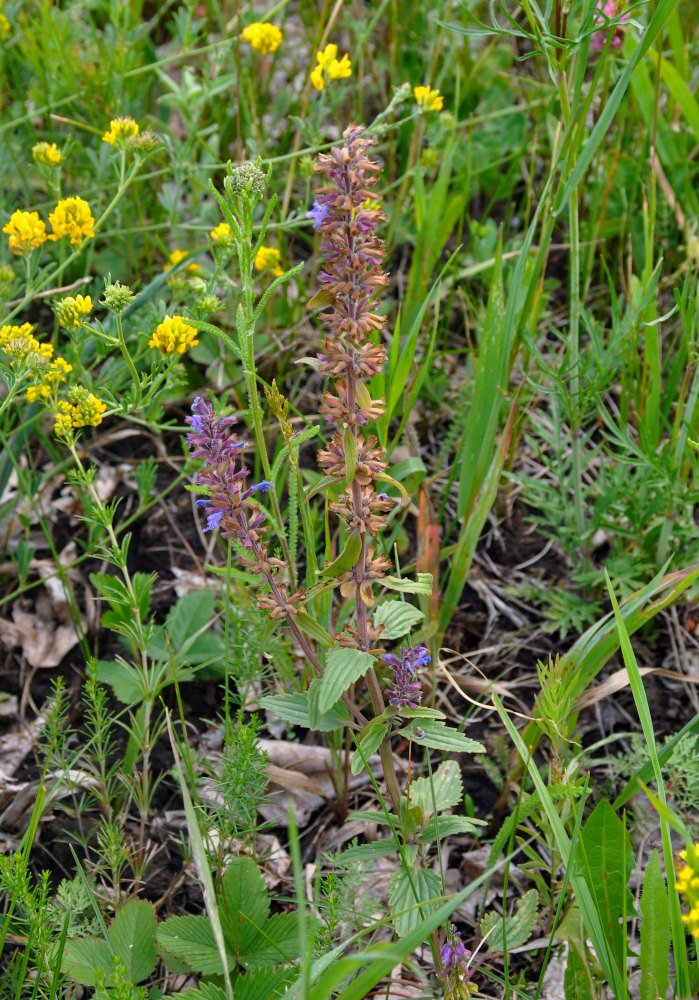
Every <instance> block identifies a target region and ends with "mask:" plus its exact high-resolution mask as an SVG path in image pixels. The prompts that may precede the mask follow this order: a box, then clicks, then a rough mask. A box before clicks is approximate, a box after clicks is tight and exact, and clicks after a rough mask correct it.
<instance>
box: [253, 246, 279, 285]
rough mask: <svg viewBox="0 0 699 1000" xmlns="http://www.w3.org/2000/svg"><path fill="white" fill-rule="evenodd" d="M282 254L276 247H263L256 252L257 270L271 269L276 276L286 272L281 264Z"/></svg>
mask: <svg viewBox="0 0 699 1000" xmlns="http://www.w3.org/2000/svg"><path fill="white" fill-rule="evenodd" d="M281 259H282V255H281V254H280V252H279V251H278V250H277V248H276V247H263V246H261V247H260V249H259V250H258V251H257V253H256V254H255V270H256V271H269V272H270V273H271V274H272V275H274V277H275V278H278V277H279V276H280V275H281V274H284V269H283V268H282V266H281Z"/></svg>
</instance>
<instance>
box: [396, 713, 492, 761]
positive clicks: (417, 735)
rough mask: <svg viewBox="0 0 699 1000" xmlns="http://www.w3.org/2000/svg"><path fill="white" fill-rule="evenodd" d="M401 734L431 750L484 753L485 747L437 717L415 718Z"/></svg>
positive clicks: (400, 730)
mask: <svg viewBox="0 0 699 1000" xmlns="http://www.w3.org/2000/svg"><path fill="white" fill-rule="evenodd" d="M398 732H399V734H400V735H401V736H406V737H407V738H408V739H411V740H414V741H415V742H416V743H419V744H420V745H421V746H423V747H430V749H431V750H447V751H454V753H485V747H484V746H483V744H482V743H478V742H477V741H476V740H471V739H469V738H468V736H464V734H463V733H460V732H459V730H458V729H452V728H451V726H447V725H445V724H444V723H443V722H441V721H440V720H439V719H416V720H415V722H411V723H410V724H409V725H407V726H405V727H404V728H403V729H399V730H398Z"/></svg>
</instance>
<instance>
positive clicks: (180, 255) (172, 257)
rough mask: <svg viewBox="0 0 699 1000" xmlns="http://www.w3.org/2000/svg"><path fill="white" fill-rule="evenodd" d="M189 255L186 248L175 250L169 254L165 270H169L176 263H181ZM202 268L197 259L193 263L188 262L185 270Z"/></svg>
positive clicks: (164, 266) (193, 270)
mask: <svg viewBox="0 0 699 1000" xmlns="http://www.w3.org/2000/svg"><path fill="white" fill-rule="evenodd" d="M187 256H188V253H187V251H186V250H173V251H172V253H171V254H168V263H167V264H164V265H163V271H169V270H170V268H171V267H174V265H175V264H179V262H180V261H181V260H184V259H185V257H187ZM200 270H201V268H200V266H199V264H197V262H196V261H195V260H193V261H192V263H191V264H187V266H186V267H185V271H192V272H195V271H200Z"/></svg>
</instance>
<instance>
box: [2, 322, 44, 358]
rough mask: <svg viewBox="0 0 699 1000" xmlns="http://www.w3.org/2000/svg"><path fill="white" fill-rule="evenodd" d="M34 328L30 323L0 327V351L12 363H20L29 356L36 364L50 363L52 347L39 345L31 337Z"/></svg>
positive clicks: (34, 338)
mask: <svg viewBox="0 0 699 1000" xmlns="http://www.w3.org/2000/svg"><path fill="white" fill-rule="evenodd" d="M33 330H34V327H33V326H32V324H31V323H22V325H21V326H13V325H10V324H5V326H2V327H0V350H1V351H2V352H3V353H4V354H6V355H7V357H8V358H11V359H12V361H13V362H14V361H22V360H24V358H26V357H27V355H29V354H31V355H33V356H34V359H35V360H36V362H37V363H38V364H41V363H42V361H46V360H48V361H50V360H51V358H52V357H53V345H52V344H41V343H40V342H39V341H38V340H37V339H36V337H34V336H32V331H33Z"/></svg>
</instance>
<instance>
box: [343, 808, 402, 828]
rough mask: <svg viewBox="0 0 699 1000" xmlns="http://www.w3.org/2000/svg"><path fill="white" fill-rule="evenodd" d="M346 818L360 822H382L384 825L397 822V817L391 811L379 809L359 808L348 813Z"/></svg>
mask: <svg viewBox="0 0 699 1000" xmlns="http://www.w3.org/2000/svg"><path fill="white" fill-rule="evenodd" d="M348 819H352V820H354V819H356V820H359V822H360V823H383V824H384V825H386V826H390V825H391V824H393V825H394V826H395V825H396V824H397V823H398V819H397V817H396V816H394V815H393V813H388V814H386V813H385V812H381V810H379V809H361V810H358V811H357V812H353V813H350V814H349V816H348Z"/></svg>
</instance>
